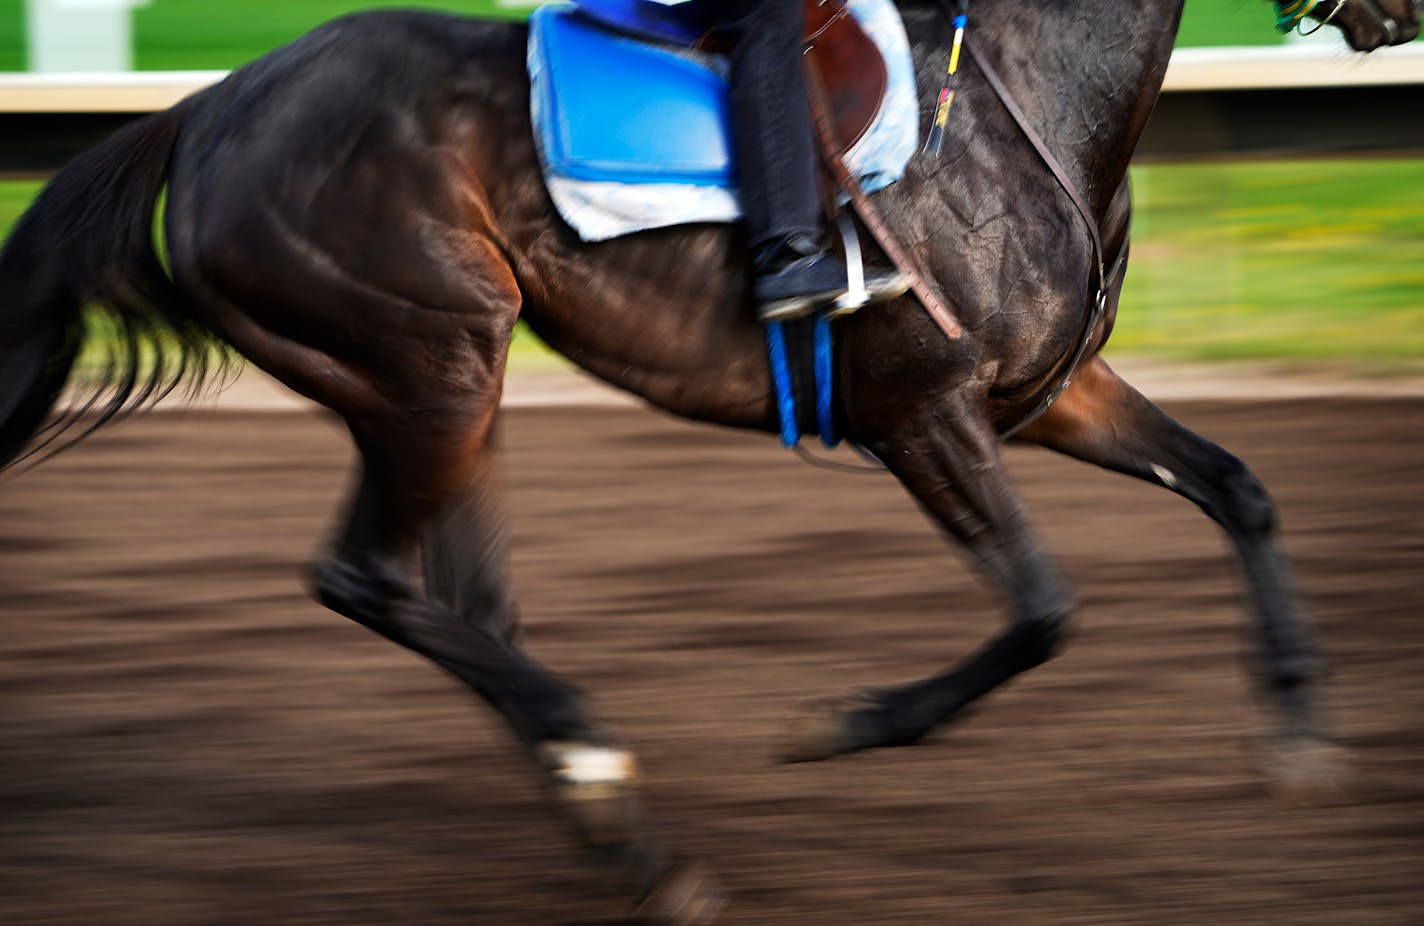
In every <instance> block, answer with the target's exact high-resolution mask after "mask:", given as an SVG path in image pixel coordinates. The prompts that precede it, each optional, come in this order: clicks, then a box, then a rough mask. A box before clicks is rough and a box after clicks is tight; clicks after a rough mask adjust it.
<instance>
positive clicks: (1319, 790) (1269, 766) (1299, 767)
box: [1262, 736, 1349, 806]
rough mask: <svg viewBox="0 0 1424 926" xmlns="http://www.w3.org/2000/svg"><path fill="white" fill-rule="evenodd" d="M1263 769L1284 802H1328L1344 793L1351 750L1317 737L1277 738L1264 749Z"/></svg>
mask: <svg viewBox="0 0 1424 926" xmlns="http://www.w3.org/2000/svg"><path fill="white" fill-rule="evenodd" d="M1262 771H1263V772H1264V773H1265V775H1266V779H1267V782H1268V784H1269V786H1270V788H1271V792H1272V793H1273V794H1274V795H1275V796H1276V797H1277V798H1278V799H1279V800H1281V801H1284V802H1285V803H1288V804H1298V805H1309V806H1318V805H1321V804H1329V803H1333V802H1335V801H1338V800H1340V799H1342V798H1343V797H1344V796H1345V793H1346V784H1347V782H1348V778H1349V752H1348V751H1347V750H1346V749H1344V748H1343V747H1341V746H1338V745H1336V744H1334V743H1331V742H1329V741H1327V740H1323V739H1320V738H1318V737H1311V736H1297V737H1291V738H1289V739H1283V740H1277V741H1275V742H1272V743H1270V744H1268V745H1267V747H1266V749H1265V754H1264V756H1263V758H1262Z"/></svg>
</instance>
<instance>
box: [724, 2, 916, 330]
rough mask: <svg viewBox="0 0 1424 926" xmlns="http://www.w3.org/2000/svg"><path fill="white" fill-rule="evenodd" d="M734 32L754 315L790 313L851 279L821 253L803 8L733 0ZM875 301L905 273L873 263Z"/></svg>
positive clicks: (727, 20) (728, 18)
mask: <svg viewBox="0 0 1424 926" xmlns="http://www.w3.org/2000/svg"><path fill="white" fill-rule="evenodd" d="M721 9H722V10H723V12H722V13H721V14H720V15H721V17H722V19H721V23H722V25H723V26H724V27H728V28H730V29H731V30H732V31H733V32H734V33H735V44H734V45H733V48H732V54H731V75H730V78H729V81H730V87H729V93H730V98H731V106H732V118H733V122H734V127H733V144H734V147H735V153H736V158H737V173H738V180H739V183H740V184H741V189H742V211H743V213H744V220H743V221H744V223H745V227H746V231H747V241H748V245H749V246H750V249H751V256H752V270H753V273H754V274H755V281H754V284H753V285H754V289H755V295H756V301H757V317H758V318H760V319H761V320H763V321H776V320H779V319H786V318H795V317H797V316H800V315H805V314H807V313H809V312H810V311H812V310H813V309H814V308H816V307H817V306H819V305H824V304H826V303H828V302H831V301H833V300H834V299H836V298H837V297H838V296H840V295H841V294H843V293H844V292H845V291H846V290H847V288H848V285H849V284H848V280H847V274H846V268H845V266H844V265H843V263H842V262H841V261H839V260H838V259H836V258H835V257H833V256H832V255H831V254H830V253H828V252H827V250H826V248H825V244H824V234H825V230H824V227H823V226H824V223H823V221H822V213H821V195H820V190H819V181H818V175H817V156H816V139H815V129H814V126H813V124H812V120H811V109H810V104H809V102H808V100H807V95H806V80H805V76H804V73H803V71H802V41H803V37H804V35H805V32H806V20H805V14H804V12H803V10H802V5H801V4H800V3H799V2H788V0H736V2H729V3H725V4H723V5H722V6H721ZM866 285H867V288H868V289H869V290H870V293H871V298H872V300H873V301H879V300H883V299H889V298H894V297H895V296H898V295H900V294H901V293H903V292H904V291H905V289H906V288H907V286H908V281H907V280H905V279H904V278H903V277H902V276H901V275H900V274H899V273H895V272H884V271H879V272H874V273H871V274H868V276H867V280H866Z"/></svg>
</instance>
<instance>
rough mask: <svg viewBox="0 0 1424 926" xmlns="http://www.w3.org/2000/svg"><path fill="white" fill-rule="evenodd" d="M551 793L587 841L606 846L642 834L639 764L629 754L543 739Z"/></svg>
mask: <svg viewBox="0 0 1424 926" xmlns="http://www.w3.org/2000/svg"><path fill="white" fill-rule="evenodd" d="M539 758H540V761H541V762H542V763H543V765H544V768H545V771H546V773H547V775H548V780H549V783H550V785H551V786H552V788H553V792H554V798H555V800H556V801H557V802H558V804H559V806H560V807H561V808H562V809H563V811H564V813H565V814H566V815H567V816H568V818H569V820H570V821H571V822H572V823H573V825H574V828H575V829H577V830H578V833H579V835H580V836H581V837H582V838H583V840H584V841H585V842H586V843H588V844H589V845H590V846H594V847H608V846H617V845H622V844H625V843H632V842H637V841H638V840H640V839H641V838H642V830H643V819H642V811H641V808H640V804H639V801H638V794H637V784H638V765H637V762H636V761H635V760H634V758H633V754H632V753H630V752H627V751H625V750H622V749H616V748H612V747H608V746H591V745H588V744H586V743H577V742H553V743H546V744H544V746H542V747H541V748H540V749H539Z"/></svg>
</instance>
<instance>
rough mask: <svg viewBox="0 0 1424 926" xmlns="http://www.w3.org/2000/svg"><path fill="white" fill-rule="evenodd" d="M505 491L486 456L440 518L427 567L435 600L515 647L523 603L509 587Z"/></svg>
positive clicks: (429, 542)
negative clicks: (520, 606) (519, 602)
mask: <svg viewBox="0 0 1424 926" xmlns="http://www.w3.org/2000/svg"><path fill="white" fill-rule="evenodd" d="M502 490H503V486H502V480H501V478H500V472H499V464H498V461H497V460H496V459H495V458H494V456H493V455H492V454H490V455H486V456H485V457H484V458H483V459H482V460H480V461H479V462H478V463H476V464H475V465H474V466H473V467H472V468H471V472H470V474H469V475H468V477H467V478H466V480H465V482H464V484H463V485H462V486H461V487H460V489H459V490H458V491H457V492H456V493H455V494H454V495H453V496H452V497H451V498H450V499H449V500H448V501H446V502H445V504H444V505H442V506H441V509H440V511H439V513H438V514H437V515H436V516H435V519H434V522H433V524H432V526H431V528H430V530H429V531H428V532H427V533H426V538H425V546H424V551H423V556H422V562H423V563H424V566H425V593H426V595H427V596H428V597H429V598H430V599H431V601H433V602H434V603H436V604H438V605H439V606H441V607H443V608H445V609H447V610H449V611H451V612H453V613H455V614H458V615H460V617H461V618H462V619H463V620H465V621H466V622H468V623H471V624H473V625H475V626H478V627H481V628H483V629H484V630H485V632H487V633H489V634H490V635H491V636H493V637H495V638H496V639H498V640H501V641H503V642H504V643H506V644H509V645H511V646H514V645H517V644H518V642H519V638H520V632H519V604H518V602H517V601H516V600H515V597H514V592H513V586H512V584H511V582H510V562H509V525H508V519H507V517H506V515H505V510H504V498H503V495H504V493H503V491H502Z"/></svg>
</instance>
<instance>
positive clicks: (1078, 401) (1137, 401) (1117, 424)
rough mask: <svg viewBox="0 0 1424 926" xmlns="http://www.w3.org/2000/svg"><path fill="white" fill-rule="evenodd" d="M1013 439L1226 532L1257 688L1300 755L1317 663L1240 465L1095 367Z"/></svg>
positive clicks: (1281, 556) (1312, 722)
mask: <svg viewBox="0 0 1424 926" xmlns="http://www.w3.org/2000/svg"><path fill="white" fill-rule="evenodd" d="M1020 437H1021V438H1022V439H1023V440H1027V441H1032V442H1034V443H1037V444H1041V445H1043V446H1045V447H1049V448H1052V449H1054V450H1057V451H1060V452H1062V453H1065V454H1067V455H1069V456H1072V457H1076V458H1077V459H1080V460H1084V461H1086V462H1089V463H1095V464H1097V465H1098V466H1101V467H1104V468H1106V469H1110V470H1115V471H1117V472H1121V473H1126V474H1127V475H1130V476H1136V477H1137V478H1139V479H1143V480H1145V481H1147V482H1151V483H1155V484H1156V485H1160V486H1164V487H1166V488H1168V489H1171V490H1172V491H1173V492H1176V493H1177V494H1178V495H1181V496H1183V497H1184V498H1187V499H1189V500H1191V501H1192V502H1195V503H1196V504H1197V505H1198V506H1200V508H1201V509H1202V510H1203V511H1204V512H1206V514H1207V515H1208V516H1209V517H1211V519H1212V520H1214V521H1216V522H1217V523H1218V524H1220V525H1221V526H1222V528H1223V529H1225V531H1226V533H1227V535H1228V536H1229V537H1230V538H1231V542H1232V543H1233V544H1234V545H1235V548H1236V552H1237V554H1238V556H1239V557H1240V560H1241V564H1242V567H1243V569H1244V572H1245V577H1246V582H1247V586H1248V588H1249V590H1250V594H1251V599H1252V603H1253V604H1254V610H1255V613H1256V626H1257V633H1258V638H1259V642H1260V648H1261V653H1262V656H1263V657H1264V658H1263V663H1264V668H1265V672H1264V678H1263V681H1264V683H1265V686H1266V688H1267V689H1268V690H1269V691H1270V692H1271V693H1272V694H1273V696H1274V700H1275V703H1276V705H1277V706H1278V708H1279V710H1280V718H1281V732H1282V734H1283V736H1284V737H1285V738H1286V739H1287V740H1288V741H1289V742H1291V743H1293V744H1295V745H1298V746H1306V745H1308V744H1309V743H1310V742H1312V741H1313V740H1315V739H1316V738H1317V737H1318V735H1319V731H1318V728H1317V720H1316V718H1315V716H1314V715H1313V711H1312V707H1313V705H1312V701H1313V695H1314V682H1315V681H1316V679H1317V677H1318V676H1319V675H1320V674H1321V673H1322V670H1323V664H1322V659H1321V657H1320V654H1319V652H1318V651H1317V648H1316V644H1315V639H1314V634H1313V632H1312V628H1311V626H1310V624H1309V622H1308V621H1307V620H1306V619H1305V618H1304V617H1302V615H1301V613H1300V607H1299V604H1298V601H1297V595H1296V591H1295V588H1294V582H1293V579H1292V575H1291V568H1290V562H1289V561H1288V560H1287V558H1286V556H1285V553H1284V552H1283V551H1282V550H1281V547H1280V544H1279V542H1278V540H1277V530H1276V510H1275V505H1274V503H1273V502H1272V500H1271V498H1270V496H1269V495H1267V493H1266V490H1265V488H1264V487H1263V486H1262V485H1261V482H1260V480H1258V479H1257V478H1256V477H1255V475H1254V474H1252V472H1251V471H1250V470H1249V469H1247V468H1246V465H1245V464H1244V463H1242V462H1241V461H1240V460H1239V459H1237V458H1236V457H1234V456H1232V455H1231V454H1230V453H1227V452H1226V451H1225V450H1223V449H1222V448H1220V447H1218V446H1217V445H1215V444H1213V443H1211V442H1210V441H1207V440H1205V439H1204V438H1202V437H1200V436H1198V435H1197V434H1194V433H1192V432H1191V431H1189V430H1187V429H1186V428H1184V427H1182V426H1181V425H1180V424H1178V423H1177V422H1176V421H1174V420H1172V418H1170V417H1169V416H1168V415H1167V414H1166V413H1164V412H1163V411H1162V410H1161V409H1159V408H1158V407H1157V406H1156V405H1153V404H1152V403H1151V402H1149V401H1148V400H1147V399H1146V398H1144V397H1143V396H1142V395H1141V393H1139V392H1137V390H1135V389H1133V388H1132V387H1131V386H1129V385H1128V384H1127V383H1125V382H1123V381H1122V380H1121V379H1120V378H1119V377H1118V376H1117V374H1116V373H1114V372H1113V371H1112V370H1111V369H1109V367H1108V365H1107V364H1106V363H1104V362H1103V360H1102V359H1101V358H1096V359H1094V360H1093V361H1092V362H1091V363H1089V364H1086V365H1085V366H1084V368H1083V369H1082V370H1081V371H1080V372H1079V373H1078V374H1077V375H1076V376H1075V378H1074V382H1073V385H1072V387H1070V388H1069V389H1068V390H1067V391H1066V392H1064V394H1063V396H1062V398H1061V399H1060V400H1059V401H1058V403H1057V404H1056V405H1054V406H1053V408H1052V409H1050V410H1049V412H1048V413H1047V414H1045V415H1044V416H1043V417H1042V418H1040V419H1039V420H1038V421H1036V422H1034V423H1033V424H1032V425H1030V426H1029V427H1028V428H1026V429H1025V430H1024V431H1023V432H1022V433H1021V435H1020Z"/></svg>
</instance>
